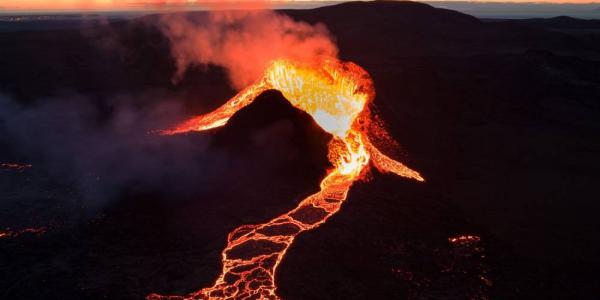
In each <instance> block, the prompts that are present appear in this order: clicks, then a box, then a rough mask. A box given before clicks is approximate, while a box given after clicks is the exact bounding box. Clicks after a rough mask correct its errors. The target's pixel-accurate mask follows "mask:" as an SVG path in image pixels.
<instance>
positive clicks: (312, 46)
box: [161, 10, 338, 89]
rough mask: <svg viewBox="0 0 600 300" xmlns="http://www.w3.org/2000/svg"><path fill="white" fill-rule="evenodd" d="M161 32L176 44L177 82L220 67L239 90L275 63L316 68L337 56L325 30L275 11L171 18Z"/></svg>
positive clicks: (329, 36) (320, 25)
mask: <svg viewBox="0 0 600 300" xmlns="http://www.w3.org/2000/svg"><path fill="white" fill-rule="evenodd" d="M161 29H162V31H163V33H164V34H165V35H166V36H167V37H168V38H169V40H170V41H171V47H172V49H171V50H172V55H173V57H174V59H175V61H176V64H177V73H176V74H175V76H174V80H178V79H180V78H181V77H182V76H183V75H184V73H185V71H186V70H187V68H188V67H190V66H192V65H199V66H206V65H217V66H221V67H223V68H225V70H226V71H227V72H228V74H229V79H230V82H231V85H232V86H233V87H234V88H237V89H242V88H244V87H246V86H248V85H250V84H252V83H253V82H254V81H256V80H257V79H259V78H260V76H261V75H262V73H263V72H264V70H265V68H266V67H267V66H268V64H269V63H270V62H271V61H273V60H275V59H282V58H284V59H292V60H295V61H302V62H314V61H315V60H318V59H319V58H322V57H335V56H337V53H338V49H337V47H336V45H335V42H334V40H333V38H332V36H331V35H330V33H329V31H328V30H327V28H326V27H325V26H324V25H322V24H316V25H311V24H308V23H305V22H298V21H295V20H293V19H292V18H290V17H289V16H286V15H283V14H279V13H276V12H274V11H270V10H245V11H240V10H237V11H236V10H229V11H221V10H219V11H211V12H210V13H208V14H206V15H203V16H201V17H198V16H196V17H195V18H194V16H193V15H190V14H170V15H165V16H164V17H162V19H161Z"/></svg>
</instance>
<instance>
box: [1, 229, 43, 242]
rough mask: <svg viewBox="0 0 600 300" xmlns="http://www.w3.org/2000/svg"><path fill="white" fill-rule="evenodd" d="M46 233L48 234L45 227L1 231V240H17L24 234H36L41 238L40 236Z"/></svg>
mask: <svg viewBox="0 0 600 300" xmlns="http://www.w3.org/2000/svg"><path fill="white" fill-rule="evenodd" d="M44 232H46V228H45V227H37V228H25V229H21V230H9V229H7V230H6V231H2V230H0V239H3V238H16V237H19V236H21V235H23V234H35V235H38V236H39V235H41V234H43V233H44Z"/></svg>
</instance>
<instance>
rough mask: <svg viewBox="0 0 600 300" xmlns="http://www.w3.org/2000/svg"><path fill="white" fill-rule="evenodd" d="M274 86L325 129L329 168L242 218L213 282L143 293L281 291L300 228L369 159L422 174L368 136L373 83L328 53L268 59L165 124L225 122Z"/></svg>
mask: <svg viewBox="0 0 600 300" xmlns="http://www.w3.org/2000/svg"><path fill="white" fill-rule="evenodd" d="M269 89H275V90H279V91H280V92H281V93H282V94H283V95H284V97H285V98H286V99H288V101H290V103H291V104H292V105H293V106H294V107H296V108H298V109H300V110H303V111H305V112H307V113H308V114H310V115H311V116H312V117H313V119H314V120H315V122H316V123H317V124H318V125H319V126H320V127H321V128H323V129H324V130H325V131H327V132H329V133H330V134H331V135H332V136H333V138H332V140H331V141H330V143H329V151H328V152H329V154H328V158H329V161H330V162H331V164H332V165H333V168H332V169H330V170H328V173H327V175H326V176H325V178H324V179H323V180H322V181H321V185H320V191H319V192H317V193H316V194H313V195H311V196H309V197H307V198H306V199H304V200H302V201H301V202H300V203H299V204H298V206H297V207H296V208H295V209H293V210H292V211H289V212H287V213H285V214H283V215H280V216H278V217H276V218H274V219H272V220H270V221H268V222H266V223H264V224H258V225H243V226H240V227H238V228H236V229H235V230H233V232H231V233H230V234H229V236H228V239H227V246H226V247H225V249H224V250H223V252H222V253H221V256H222V263H223V269H222V272H221V274H220V276H219V277H218V279H217V280H216V282H215V283H214V285H213V286H211V287H208V288H204V289H201V290H199V291H197V292H194V293H191V294H189V295H187V296H185V297H181V296H160V295H156V294H152V295H149V296H148V297H147V299H149V300H150V299H151V300H154V299H279V297H278V296H277V294H276V289H277V287H276V285H275V270H276V269H277V266H278V265H279V264H280V263H281V261H282V259H283V257H284V255H285V253H286V251H287V250H288V248H289V246H290V245H291V244H292V242H293V241H294V239H295V238H296V236H297V235H298V234H300V233H301V232H303V231H306V230H311V229H314V228H316V227H318V226H320V225H321V224H323V223H325V222H326V221H327V219H328V218H329V217H331V216H332V215H333V214H335V213H336V212H337V211H338V210H339V209H340V207H341V205H342V203H343V202H344V200H346V197H347V195H348V191H349V190H350V187H351V186H352V184H353V183H354V182H356V181H357V180H360V179H361V178H363V176H364V174H365V172H366V171H367V169H368V166H369V162H371V163H372V165H373V166H375V167H376V168H377V169H378V170H379V171H381V172H390V173H394V174H397V175H399V176H402V177H406V178H411V179H415V180H418V181H423V178H422V177H421V175H420V174H419V173H418V172H416V171H414V170H411V169H410V168H408V167H407V166H405V165H403V164H402V163H400V162H398V161H395V160H393V159H391V158H389V157H388V156H386V155H385V154H383V153H381V152H380V151H379V150H378V149H376V148H375V147H374V146H373V144H372V143H371V142H370V141H369V138H368V136H367V128H368V127H369V126H368V125H369V122H370V113H369V111H368V109H366V107H367V104H368V103H369V102H370V101H372V100H373V98H374V96H375V91H374V87H373V82H372V80H371V78H370V76H369V74H368V73H367V72H366V71H365V70H363V69H362V68H360V67H359V66H358V65H356V64H354V63H349V62H347V63H344V62H340V61H338V60H336V59H328V60H323V61H320V62H319V63H315V64H302V63H296V62H291V61H286V60H277V61H274V62H273V63H272V64H271V65H270V67H269V68H268V69H267V70H266V72H265V74H264V76H263V78H262V79H261V80H259V81H258V82H257V83H256V84H254V85H252V86H250V87H248V88H246V89H245V90H243V91H241V92H240V93H239V94H238V95H237V96H235V97H234V98H232V99H231V100H229V101H228V102H227V103H225V104H224V105H223V106H221V107H220V108H218V109H217V110H215V111H214V112H212V113H209V114H206V115H202V116H199V117H196V118H193V119H191V120H189V121H187V122H185V123H183V124H181V125H180V126H178V127H176V128H174V129H172V130H167V131H164V132H163V133H164V134H168V135H172V134H179V133H185V132H189V131H203V130H208V129H211V128H216V127H220V126H223V125H225V124H226V123H227V121H228V120H229V118H231V116H233V114H234V113H235V112H237V111H238V110H240V109H241V108H243V107H245V106H247V105H249V104H250V103H252V101H253V100H254V99H255V98H256V97H257V96H258V95H259V94H261V93H262V92H264V91H266V90H269Z"/></svg>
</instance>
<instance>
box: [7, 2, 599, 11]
mask: <svg viewBox="0 0 600 300" xmlns="http://www.w3.org/2000/svg"><path fill="white" fill-rule="evenodd" d="M335 2H340V3H342V2H349V1H335V0H333V1H318V0H263V1H260V0H237V1H219V0H3V1H2V3H0V12H2V11H3V10H7V11H8V10H13V11H15V10H21V11H25V10H47V11H62V10H128V9H169V8H180V9H181V8H184V9H185V8H194V9H202V8H210V7H214V6H215V5H217V6H219V7H225V8H256V7H260V6H263V7H264V6H267V7H268V6H277V5H279V6H281V5H310V4H311V3H312V4H316V5H317V6H318V4H324V5H325V4H331V3H335ZM427 2H446V0H441V1H435V0H434V1H427ZM447 2H473V3H540V4H593V3H600V1H590V0H538V1H531V0H489V1H488V0H475V1H460V0H455V1H452V0H450V1H447Z"/></svg>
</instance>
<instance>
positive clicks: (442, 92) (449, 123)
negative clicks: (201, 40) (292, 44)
mask: <svg viewBox="0 0 600 300" xmlns="http://www.w3.org/2000/svg"><path fill="white" fill-rule="evenodd" d="M280 13H282V14H285V15H287V16H289V17H290V18H292V19H293V20H296V21H302V22H307V23H308V24H316V23H319V24H322V25H323V26H325V27H327V28H328V29H329V31H330V32H331V34H332V35H333V36H334V37H335V41H336V44H337V46H338V48H339V57H338V60H339V62H353V63H354V64H356V65H357V66H359V67H360V68H361V69H363V70H364V71H365V72H366V73H368V74H369V77H370V78H371V80H372V83H373V84H372V85H373V90H374V91H375V92H376V93H375V94H374V98H373V99H372V101H371V102H370V104H369V105H366V106H365V108H367V109H368V111H369V113H370V115H369V118H368V119H369V120H371V121H372V122H371V125H379V124H381V126H375V127H377V128H379V127H380V128H383V129H385V130H384V133H387V134H381V135H379V136H374V135H369V141H370V142H371V143H372V144H373V145H374V146H375V147H376V148H377V149H379V150H380V152H381V153H383V154H385V155H386V156H387V157H389V158H391V159H394V160H395V161H398V162H402V163H403V164H404V165H406V166H408V167H410V169H411V170H415V171H418V172H419V174H422V177H423V178H424V179H426V182H425V183H420V182H417V181H415V180H409V179H406V178H400V177H398V176H396V175H395V174H390V173H386V172H383V171H380V170H378V168H370V167H366V168H365V169H369V170H368V172H366V171H365V172H364V173H363V172H360V176H359V178H360V180H356V181H354V182H353V184H352V186H351V187H350V188H349V190H348V192H347V195H346V196H347V197H346V198H345V200H344V201H343V205H341V208H340V209H339V210H338V211H337V212H336V213H335V214H332V215H331V216H329V217H328V219H327V220H326V222H324V223H322V224H321V225H320V226H319V227H318V228H314V229H313V230H305V231H304V232H302V233H301V234H298V235H297V236H295V237H294V240H293V243H291V244H290V245H289V247H288V248H287V250H286V252H285V255H284V256H283V258H282V259H281V260H280V263H279V264H278V265H277V268H276V269H274V270H273V271H271V273H269V274H268V275H269V276H266V278H267V279H268V280H265V281H263V282H267V283H268V285H269V287H271V284H272V283H273V282H272V281H273V278H274V285H275V286H276V290H275V294H276V295H277V296H278V297H280V298H281V299H284V300H290V299H291V300H294V299H515V298H516V299H598V298H600V291H598V286H600V282H599V281H598V276H596V274H597V273H598V270H600V263H599V262H598V259H597V253H598V252H599V251H600V241H599V240H598V238H597V231H598V229H599V228H600V223H599V222H598V218H597V211H598V201H596V198H597V197H596V196H595V195H596V194H597V192H596V183H597V182H598V172H597V170H598V169H599V168H600V161H599V160H598V158H597V155H596V154H597V152H598V151H597V150H598V149H600V144H599V142H600V141H599V140H598V138H597V137H598V136H599V135H600V125H599V124H598V120H600V118H599V112H600V110H599V106H598V101H597V99H600V82H599V78H600V71H599V70H600V64H599V62H598V58H599V57H600V56H599V52H598V49H600V39H598V35H597V34H596V32H597V31H598V26H597V22H595V21H589V22H588V21H582V20H579V21H577V20H572V19H568V20H567V19H564V18H557V19H549V20H544V19H531V20H500V19H497V20H486V19H477V18H475V17H472V16H469V15H466V14H462V13H459V12H455V11H451V10H446V9H439V8H434V7H432V6H429V5H426V4H421V3H414V2H397V1H373V2H356V3H343V4H340V5H334V6H331V7H322V8H317V9H311V10H283V11H280ZM176 14H177V13H176ZM179 14H182V15H185V16H187V17H189V18H192V19H197V20H203V18H206V16H207V14H206V13H204V12H187V13H179ZM160 19H161V16H159V15H150V16H144V17H139V18H131V19H110V20H108V22H100V23H95V22H94V21H93V20H86V21H85V22H66V23H61V24H59V25H60V26H58V25H57V26H50V25H48V26H46V25H47V24H45V23H44V22H50V21H39V22H35V24H29V23H27V22H22V23H19V24H18V26H14V24H12V23H11V24H8V25H6V24H5V22H4V21H0V27H1V29H2V30H0V52H1V53H2V55H0V65H1V66H2V68H1V69H2V70H5V72H0V106H1V109H0V164H3V165H4V166H7V167H3V168H0V236H1V235H2V234H3V233H9V232H10V233H16V232H24V233H23V234H19V235H13V234H10V235H9V234H5V235H4V236H2V237H0V261H1V263H0V279H2V280H0V298H2V299H45V300H46V299H61V300H65V299H144V298H145V297H147V296H148V295H175V296H173V297H193V296H194V295H196V296H198V298H201V296H202V294H203V293H202V291H203V290H204V291H207V290H206V289H210V288H213V287H214V286H215V283H216V282H217V281H218V280H219V278H221V275H223V274H224V273H226V272H223V271H224V269H223V255H222V254H223V253H222V252H223V250H224V249H225V248H226V247H227V245H228V242H230V240H228V235H229V234H230V233H232V232H233V233H241V234H240V236H243V235H244V234H246V233H247V232H245V231H243V230H244V229H248V227H243V226H244V225H255V226H259V225H261V224H266V223H268V222H270V221H271V220H274V219H276V218H277V217H278V216H282V215H285V214H287V213H288V212H291V211H293V210H294V209H296V208H297V207H298V205H299V204H300V203H302V202H303V201H304V200H305V199H307V198H309V197H310V196H311V195H314V194H316V193H319V192H320V191H321V181H322V180H323V179H324V178H326V176H327V175H328V174H330V172H331V170H332V168H334V167H335V160H334V161H333V162H332V160H331V159H330V158H331V157H330V156H331V155H329V154H330V148H331V147H330V143H331V141H332V140H333V139H334V137H335V135H336V134H337V135H338V139H339V138H340V136H341V138H343V137H344V135H343V132H344V130H345V129H347V128H348V127H345V128H344V129H342V130H340V131H339V132H342V133H339V132H338V133H336V130H332V128H331V127H328V126H322V125H323V123H324V122H323V120H324V119H327V118H318V117H315V116H314V115H315V112H314V111H311V110H310V109H308V108H306V107H301V106H299V105H298V104H297V103H295V99H294V97H292V96H293V93H290V92H289V91H286V90H285V89H283V88H281V86H279V87H275V86H268V87H265V89H264V90H263V89H260V91H259V92H257V93H256V94H254V95H253V96H254V97H251V98H252V99H254V101H250V103H247V105H245V106H244V107H240V108H239V109H238V110H235V111H234V112H232V114H231V115H228V120H227V121H226V122H222V123H218V125H221V126H214V127H213V128H210V129H209V128H204V129H206V130H204V131H202V132H197V130H198V129H199V128H198V127H195V128H194V126H191V127H188V129H191V131H189V130H180V131H179V133H178V134H175V135H160V134H159V132H161V131H160V130H163V131H162V132H163V133H164V132H169V131H170V132H171V133H175V132H174V131H177V130H175V129H177V128H179V126H178V125H182V124H186V122H185V121H186V120H194V119H195V118H198V117H199V116H205V115H207V114H209V115H210V113H211V112H214V111H216V110H218V109H219V108H220V107H221V106H222V105H223V104H224V103H226V101H227V99H232V97H235V95H236V94H237V93H238V91H235V90H233V89H232V88H231V87H230V84H229V83H230V82H229V78H228V75H227V72H226V71H225V70H224V69H222V68H220V67H217V66H200V67H197V66H196V67H194V66H192V67H190V68H189V69H187V71H186V72H185V74H184V75H183V76H182V78H180V81H179V82H177V83H173V74H174V73H176V71H177V62H176V61H175V60H174V59H173V58H172V55H171V45H170V43H171V41H170V40H169V39H168V38H167V37H165V35H164V33H163V31H161V28H160V25H158V23H157V22H158V21H159V20H160ZM40 24H41V25H40ZM5 25H6V26H5ZM17 27H18V28H17ZM15 28H16V29H15ZM42 49H43V50H42ZM291 95H292V96H291ZM321 116H323V115H321ZM359 116H360V114H359ZM358 119H360V118H359V117H358ZM317 121H319V122H317ZM182 122H183V123H182ZM187 124H188V125H189V124H192V125H193V124H197V123H194V122H191V123H187ZM184 127H185V126H184ZM349 128H350V129H352V128H353V127H352V126H350V127H349ZM366 131H367V132H369V130H366ZM359 132H363V131H361V130H359ZM386 135H388V136H389V137H390V139H387V138H386V137H385V136H386ZM389 140H393V141H396V143H386V141H389ZM351 148H352V147H351ZM355 148H356V147H355ZM371 153H372V152H371ZM371 159H372V156H369V164H367V165H368V166H370V164H371V163H372V162H371ZM17 165H18V166H28V167H24V168H19V167H17V168H14V167H11V166H17ZM316 215H317V216H318V214H316ZM298 218H301V217H298ZM305 219H307V218H305ZM315 220H317V219H315ZM307 222H308V221H307ZM240 226H242V227H240ZM36 228H44V230H43V231H40V232H39V233H36V232H28V231H27V229H36ZM239 228H241V229H239ZM251 229H256V228H254V227H252V228H251ZM262 229H264V228H262ZM269 229H272V228H269ZM279 229H281V228H279ZM288 229H289V228H288ZM240 230H242V231H240ZM261 232H262V231H261ZM236 236H237V235H236ZM233 240H235V237H234V239H233ZM245 250H248V249H245ZM250 250H253V249H250ZM234 254H238V253H233V254H232V255H234ZM232 257H233V256H232ZM262 278H265V276H263V277H262ZM263 290H265V291H266V293H267V294H269V293H270V292H271V291H273V289H272V288H271V289H263ZM269 295H270V294H269Z"/></svg>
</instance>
